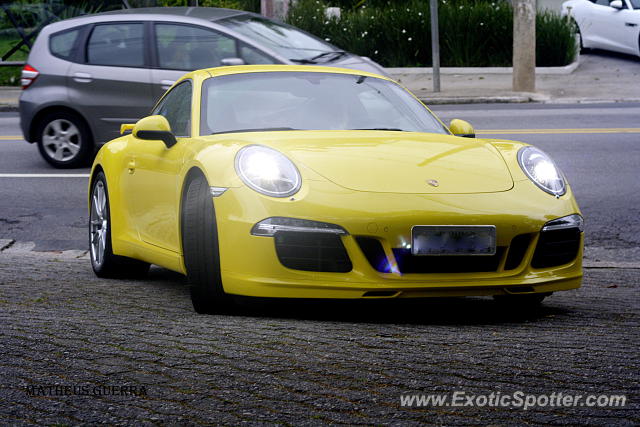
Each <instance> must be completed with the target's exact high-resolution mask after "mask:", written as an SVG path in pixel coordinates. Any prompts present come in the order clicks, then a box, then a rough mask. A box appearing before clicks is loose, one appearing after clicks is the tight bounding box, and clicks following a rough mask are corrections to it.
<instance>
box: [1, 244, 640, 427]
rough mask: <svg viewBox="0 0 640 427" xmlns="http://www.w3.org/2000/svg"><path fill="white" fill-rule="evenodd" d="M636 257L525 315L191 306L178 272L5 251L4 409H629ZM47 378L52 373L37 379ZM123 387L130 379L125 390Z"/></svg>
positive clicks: (381, 307)
mask: <svg viewBox="0 0 640 427" xmlns="http://www.w3.org/2000/svg"><path fill="white" fill-rule="evenodd" d="M639 289H640V270H638V269H587V270H586V277H585V283H584V287H583V288H582V289H580V290H577V291H572V292H565V293H559V294H556V295H554V296H552V297H551V298H550V299H548V300H547V301H548V302H546V303H545V305H544V307H543V308H542V309H540V310H539V311H537V312H535V313H514V312H508V311H501V310H500V309H498V307H497V306H496V305H495V304H494V302H493V301H492V300H490V299H482V298H475V299H473V298H469V299H453V300H451V299H450V300H428V301H409V302H394V301H384V302H383V303H373V304H354V303H335V302H331V303H329V302H321V303H300V302H295V303H286V302H279V303H271V304H259V305H254V306H251V307H245V308H242V309H240V310H238V312H237V313H235V314H232V315H224V316H223V315H218V316H201V315H197V314H195V313H194V312H193V310H192V308H191V304H190V300H189V296H188V290H187V287H186V285H185V281H184V279H183V278H182V277H181V276H179V275H176V274H173V273H170V272H168V271H166V270H162V269H153V270H152V271H151V273H150V276H149V278H148V279H146V280H144V281H139V282H135V281H116V280H102V279H98V278H96V277H94V275H93V272H92V271H91V268H90V266H89V262H88V260H86V259H76V258H71V257H62V256H58V255H56V254H37V253H33V252H24V253H19V254H18V253H15V254H8V253H3V254H0V325H1V326H0V346H1V347H0V348H1V350H0V424H58V425H60V424H62V425H64V424H96V423H108V424H170V425H175V424H229V425H237V424H241V423H249V424H266V423H268V424H271V423H281V424H291V425H305V424H308V425H318V424H325V423H345V424H418V423H432V424H446V425H459V424H492V425H519V424H524V423H528V424H553V425H575V424H594V425H612V424H621V425H638V424H639V423H640V406H639V405H638V401H639V398H640V387H639V378H640V376H639V374H638V373H639V372H640V366H639V365H640V363H639V360H638V354H639V351H638V350H639V348H638V343H639V342H640V333H639V327H638V321H639V310H638V309H639V307H640V298H639V297H638V290H639ZM56 385H57V386H59V387H58V388H56V387H49V386H56ZM121 387H126V388H124V389H122V388H121ZM454 391H463V392H465V393H467V395H471V394H476V395H480V394H489V393H491V392H501V393H503V394H506V393H513V392H515V391H523V392H524V393H527V394H529V393H530V394H551V393H553V392H556V393H558V392H562V393H565V394H580V395H588V394H625V395H627V399H628V401H627V405H626V407H625V408H608V409H607V408H593V407H580V406H578V407H572V408H558V407H554V408H550V407H544V408H541V407H537V408H532V409H528V410H526V411H525V410H523V409H517V408H496V407H455V408H454V407H427V408H415V407H414V408H407V407H402V406H401V404H400V396H401V395H402V394H421V393H425V394H431V393H451V392H454Z"/></svg>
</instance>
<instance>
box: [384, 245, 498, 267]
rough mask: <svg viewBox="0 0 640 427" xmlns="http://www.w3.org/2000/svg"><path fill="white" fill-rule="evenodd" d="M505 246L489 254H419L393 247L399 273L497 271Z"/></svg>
mask: <svg viewBox="0 0 640 427" xmlns="http://www.w3.org/2000/svg"><path fill="white" fill-rule="evenodd" d="M504 251H505V248H504V247H502V246H499V247H497V248H496V254H495V255H491V256H488V255H487V256H479V255H476V256H466V255H460V256H419V255H412V254H411V249H404V248H394V249H393V255H394V256H395V258H396V262H397V263H398V270H399V271H400V273H481V272H491V271H497V270H498V266H499V265H500V260H501V259H502V255H503V254H504Z"/></svg>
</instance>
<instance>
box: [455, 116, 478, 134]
mask: <svg viewBox="0 0 640 427" xmlns="http://www.w3.org/2000/svg"><path fill="white" fill-rule="evenodd" d="M449 130H450V131H451V133H452V134H454V135H455V136H463V137H465V138H475V137H476V131H475V130H473V126H471V124H470V123H469V122H465V121H464V120H460V119H453V120H451V123H449Z"/></svg>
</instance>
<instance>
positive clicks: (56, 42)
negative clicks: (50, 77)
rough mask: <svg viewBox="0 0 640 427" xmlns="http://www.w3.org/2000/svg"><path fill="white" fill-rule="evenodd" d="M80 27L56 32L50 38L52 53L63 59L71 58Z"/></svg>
mask: <svg viewBox="0 0 640 427" xmlns="http://www.w3.org/2000/svg"><path fill="white" fill-rule="evenodd" d="M78 35H80V29H79V28H76V29H75V30H71V31H63V32H61V33H56V34H53V35H52V36H51V38H50V39H49V50H50V51H51V54H52V55H54V56H57V57H59V58H62V59H69V58H70V57H71V56H72V55H73V46H74V45H75V43H76V40H78Z"/></svg>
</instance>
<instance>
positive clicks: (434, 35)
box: [431, 0, 440, 92]
mask: <svg viewBox="0 0 640 427" xmlns="http://www.w3.org/2000/svg"><path fill="white" fill-rule="evenodd" d="M431 58H432V61H431V62H432V63H433V91H434V92H440V29H439V28H438V0H431Z"/></svg>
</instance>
